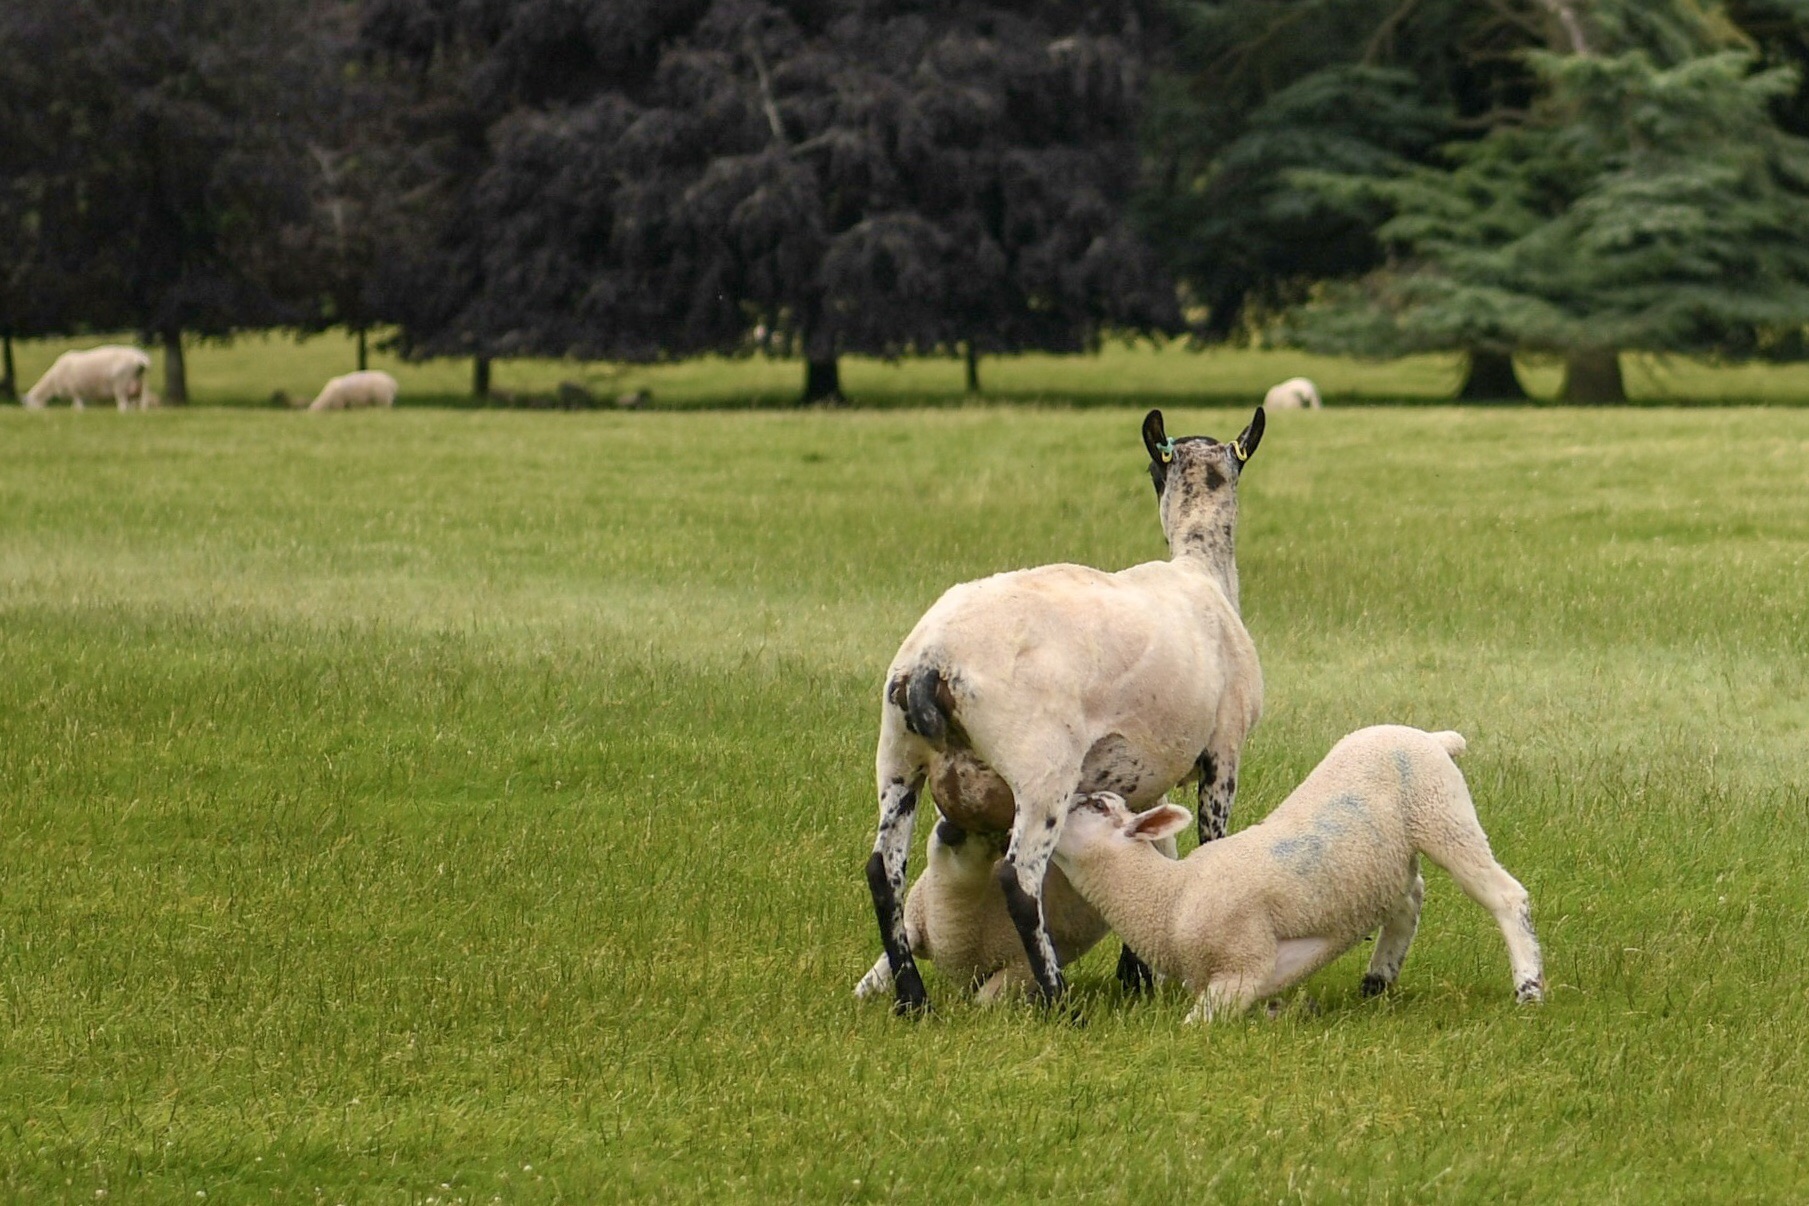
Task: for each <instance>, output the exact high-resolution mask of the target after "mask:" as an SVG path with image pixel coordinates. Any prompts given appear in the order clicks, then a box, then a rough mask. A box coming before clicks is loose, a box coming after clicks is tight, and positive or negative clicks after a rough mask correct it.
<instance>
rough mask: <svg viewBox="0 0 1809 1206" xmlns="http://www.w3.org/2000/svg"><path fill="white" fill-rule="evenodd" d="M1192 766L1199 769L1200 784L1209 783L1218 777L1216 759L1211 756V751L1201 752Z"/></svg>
mask: <svg viewBox="0 0 1809 1206" xmlns="http://www.w3.org/2000/svg"><path fill="white" fill-rule="evenodd" d="M1193 764H1194V766H1196V767H1198V768H1199V771H1200V782H1201V783H1211V782H1212V781H1213V780H1214V779H1216V778H1218V777H1219V763H1218V759H1216V758H1214V757H1213V756H1212V751H1211V750H1201V751H1200V756H1199V757H1198V758H1196V759H1194V763H1193Z"/></svg>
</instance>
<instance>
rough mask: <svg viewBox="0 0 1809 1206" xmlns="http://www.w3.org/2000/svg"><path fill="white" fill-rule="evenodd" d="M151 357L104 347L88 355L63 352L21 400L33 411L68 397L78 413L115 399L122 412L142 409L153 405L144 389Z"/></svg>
mask: <svg viewBox="0 0 1809 1206" xmlns="http://www.w3.org/2000/svg"><path fill="white" fill-rule="evenodd" d="M150 369H151V358H150V357H149V356H147V355H145V354H144V353H143V352H141V351H139V350H138V349H137V348H128V347H125V346H123V345H121V344H116V343H110V344H104V345H102V346H101V347H98V348H89V349H88V350H87V351H85V352H64V353H63V354H62V355H61V356H58V357H57V358H56V363H54V364H52V365H51V366H50V368H48V369H47V370H45V373H44V375H43V376H42V377H39V378H38V383H37V384H36V385H34V386H32V387H31V388H30V389H29V390H27V391H25V397H24V398H23V399H22V401H23V402H24V404H25V405H26V407H28V408H29V409H31V410H42V409H44V406H45V405H46V404H47V403H48V402H49V401H50V400H51V399H52V398H68V399H69V400H70V401H71V402H72V403H73V404H74V406H75V409H76V410H82V409H84V406H83V404H84V403H87V402H98V401H101V400H103V399H106V398H112V399H113V400H114V401H115V402H117V403H118V404H119V408H120V409H121V410H131V409H132V408H133V407H134V406H137V407H139V408H140V409H143V408H144V407H145V406H146V405H152V404H154V403H153V401H152V399H150V398H149V397H148V396H147V395H146V393H145V388H144V376H145V374H146V373H147V372H149V371H150Z"/></svg>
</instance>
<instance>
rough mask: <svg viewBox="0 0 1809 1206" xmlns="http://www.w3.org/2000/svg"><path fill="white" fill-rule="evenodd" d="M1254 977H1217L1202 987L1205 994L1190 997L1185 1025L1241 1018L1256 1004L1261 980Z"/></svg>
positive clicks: (1261, 978)
mask: <svg viewBox="0 0 1809 1206" xmlns="http://www.w3.org/2000/svg"><path fill="white" fill-rule="evenodd" d="M1264 978H1266V977H1259V976H1254V975H1219V976H1214V977H1213V978H1212V979H1211V980H1210V981H1208V982H1207V984H1206V991H1205V992H1203V993H1201V994H1200V995H1199V996H1198V997H1196V998H1194V1003H1193V1012H1191V1013H1189V1014H1188V1015H1187V1017H1186V1018H1185V1019H1184V1020H1185V1022H1186V1024H1187V1025H1190V1026H1192V1025H1197V1024H1199V1023H1202V1022H1210V1021H1213V1020H1214V1019H1216V1018H1235V1017H1240V1016H1242V1015H1243V1014H1244V1013H1245V1012H1246V1011H1247V1010H1248V1009H1249V1008H1250V1006H1252V1005H1254V1004H1256V998H1257V989H1258V987H1259V986H1260V985H1261V983H1262V981H1263V979H1264Z"/></svg>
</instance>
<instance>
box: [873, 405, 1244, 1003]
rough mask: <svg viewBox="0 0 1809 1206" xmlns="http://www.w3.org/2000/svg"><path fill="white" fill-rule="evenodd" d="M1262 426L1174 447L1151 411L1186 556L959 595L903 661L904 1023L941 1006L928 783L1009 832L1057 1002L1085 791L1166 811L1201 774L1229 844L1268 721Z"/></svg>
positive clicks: (1009, 581) (885, 891) (892, 756)
mask: <svg viewBox="0 0 1809 1206" xmlns="http://www.w3.org/2000/svg"><path fill="white" fill-rule="evenodd" d="M1263 422H1264V419H1263V412H1262V410H1261V408H1258V409H1257V411H1256V414H1255V416H1254V417H1253V418H1252V420H1251V422H1250V425H1249V426H1248V427H1246V428H1245V429H1244V431H1243V434H1241V435H1240V436H1238V438H1237V439H1235V440H1232V441H1231V442H1229V443H1219V442H1218V441H1216V440H1213V439H1210V438H1207V437H1204V436H1191V437H1188V438H1185V439H1179V440H1172V441H1171V440H1170V439H1169V438H1168V437H1167V435H1166V434H1165V432H1164V429H1163V423H1162V412H1161V411H1151V412H1150V413H1149V414H1148V416H1146V417H1145V419H1144V421H1143V442H1144V446H1145V448H1146V449H1147V450H1148V452H1149V457H1150V463H1149V471H1150V476H1151V479H1152V480H1153V481H1154V483H1155V487H1156V495H1157V499H1158V506H1159V509H1160V512H1161V518H1162V531H1163V534H1164V535H1165V536H1166V537H1167V538H1168V545H1169V551H1170V553H1171V558H1170V560H1168V561H1152V562H1148V563H1146V564H1143V565H1137V566H1132V567H1131V568H1130V569H1126V570H1120V571H1119V572H1117V573H1105V572H1103V571H1100V570H1096V569H1088V568H1087V567H1085V566H1079V565H1047V566H1043V567H1041V568H1038V569H1029V570H1019V571H1017V572H1015V573H1007V574H998V575H995V576H994V577H991V578H985V579H982V580H980V581H978V582H968V583H965V584H963V585H960V586H956V587H954V588H952V589H951V590H949V591H948V592H947V593H946V594H944V595H943V596H942V598H941V599H939V600H938V601H937V602H936V604H935V605H934V606H933V607H931V608H930V610H929V611H928V612H927V613H925V615H924V617H923V619H921V620H919V621H918V622H917V626H916V628H914V629H913V630H912V632H911V634H910V636H908V637H907V638H906V639H905V642H904V645H903V646H902V647H901V648H900V649H899V651H898V655H897V656H896V657H895V658H893V660H892V666H891V669H890V670H889V671H888V672H887V674H886V688H885V692H884V697H883V700H882V703H881V711H880V732H879V750H878V753H877V756H876V758H875V770H876V775H877V779H878V787H879V832H878V835H877V836H876V837H875V839H874V843H873V855H872V857H871V858H870V859H869V860H868V863H867V884H868V887H869V889H870V890H871V891H872V894H873V907H874V911H875V913H876V915H877V917H878V921H879V928H880V939H881V941H882V942H883V944H884V946H885V951H886V959H887V963H888V965H889V967H890V968H891V973H892V986H893V989H894V993H895V1004H896V1008H897V1009H898V1010H899V1011H900V1012H906V1013H909V1012H914V1011H917V1010H920V1009H922V1008H923V1007H924V1006H925V1005H926V1004H927V998H926V997H925V995H924V990H923V979H922V977H921V975H920V974H919V972H918V970H917V967H916V964H915V963H914V962H913V960H912V955H911V943H910V938H909V935H908V933H907V930H906V924H905V918H904V908H903V903H902V902H903V898H904V886H905V862H906V857H907V855H908V853H909V850H910V844H911V831H912V828H913V826H914V824H915V818H916V810H917V802H918V797H919V792H920V791H921V790H922V787H923V785H924V783H925V781H926V780H929V781H931V782H932V785H933V787H934V790H935V793H936V803H937V806H938V808H939V809H940V810H941V811H942V813H943V815H944V817H945V818H946V819H948V820H949V821H950V822H952V823H953V824H954V825H955V826H956V827H957V828H959V829H961V830H965V831H969V832H982V833H984V832H989V831H994V830H999V829H1004V828H1008V829H1009V830H1010V831H1011V841H1010V844H1009V846H1008V847H1007V849H1006V854H1005V858H1004V860H1003V861H1002V862H1000V864H999V866H998V871H997V878H998V881H999V885H1000V888H1001V889H1002V891H1003V894H1004V899H1005V904H1006V907H1007V909H1008V916H1009V917H1010V919H1011V921H1012V923H1013V925H1014V926H1015V928H1016V930H1017V933H1018V937H1019V940H1020V942H1021V943H1022V945H1023V947H1024V950H1025V954H1026V955H1027V957H1028V959H1029V964H1030V969H1031V973H1032V975H1033V976H1034V978H1035V980H1036V984H1037V988H1038V991H1039V993H1040V994H1041V996H1042V999H1043V1000H1044V1002H1046V1003H1047V1002H1053V1001H1055V1000H1056V999H1058V998H1059V997H1061V995H1062V994H1063V993H1064V992H1065V991H1066V989H1067V986H1066V983H1065V981H1064V980H1063V978H1062V973H1061V964H1060V960H1059V957H1058V953H1057V951H1056V949H1055V947H1054V944H1053V943H1052V941H1051V939H1050V935H1049V930H1048V924H1047V918H1046V916H1045V909H1044V905H1045V902H1044V900H1043V876H1044V872H1045V870H1046V869H1047V867H1048V865H1049V858H1050V855H1051V854H1052V853H1053V851H1054V849H1055V843H1056V839H1057V838H1059V837H1060V836H1061V827H1062V823H1063V821H1064V820H1065V818H1066V817H1067V813H1068V802H1069V801H1070V800H1071V799H1073V797H1074V796H1075V794H1076V793H1079V792H1088V791H1115V792H1118V793H1119V794H1121V795H1123V796H1125V797H1126V798H1128V799H1130V800H1132V801H1137V802H1145V803H1148V802H1154V801H1155V800H1157V799H1160V798H1161V797H1162V795H1163V794H1164V793H1166V792H1167V791H1168V789H1169V788H1171V787H1173V786H1175V785H1176V784H1177V783H1180V782H1182V781H1184V780H1187V779H1190V778H1195V777H1197V778H1198V780H1199V784H1200V788H1199V798H1200V805H1201V808H1200V836H1201V839H1202V840H1209V839H1212V838H1215V837H1218V836H1219V835H1221V834H1222V833H1224V830H1225V823H1226V818H1227V817H1228V816H1229V815H1230V811H1231V804H1232V801H1233V798H1234V796H1235V794H1236V791H1237V764H1238V754H1239V751H1240V750H1241V749H1242V747H1243V743H1244V738H1245V736H1246V735H1247V734H1248V733H1249V732H1250V730H1251V729H1252V728H1253V727H1255V724H1256V719H1257V716H1258V714H1259V713H1260V712H1261V710H1262V669H1261V667H1260V666H1259V665H1258V663H1257V660H1256V647H1255V645H1254V644H1252V643H1251V640H1250V634H1249V633H1248V632H1247V631H1246V630H1245V628H1244V623H1243V620H1242V619H1241V618H1240V617H1239V615H1238V590H1237V559H1236V548H1235V535H1236V528H1237V482H1238V478H1239V475H1240V474H1241V473H1242V471H1243V467H1244V463H1245V462H1246V461H1247V460H1249V458H1250V456H1251V455H1252V454H1253V453H1254V452H1255V451H1256V447H1257V444H1258V442H1259V441H1260V440H1261V439H1262V432H1263ZM1130 945H1131V946H1134V945H1135V944H1134V943H1132V944H1130ZM1130 962H1132V963H1134V962H1135V960H1134V957H1132V959H1131V960H1130ZM1123 971H1124V968H1123V967H1122V966H1121V974H1122V973H1123Z"/></svg>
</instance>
